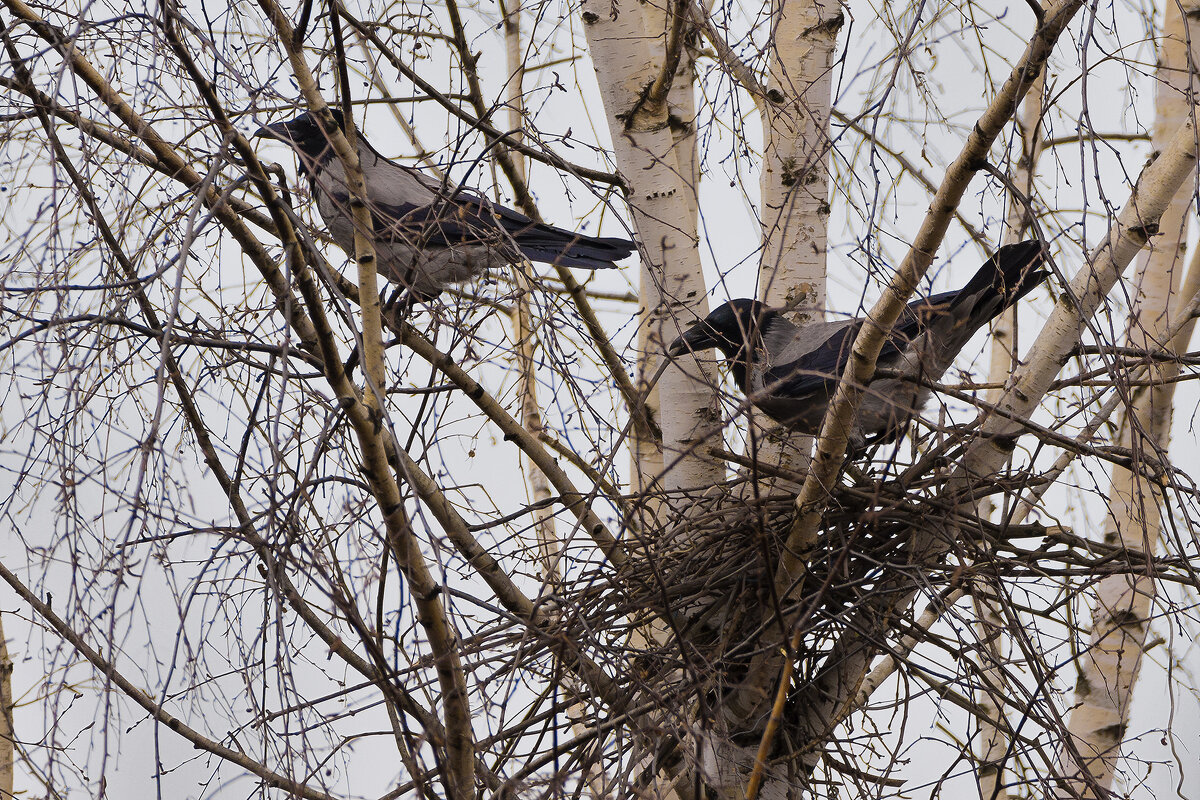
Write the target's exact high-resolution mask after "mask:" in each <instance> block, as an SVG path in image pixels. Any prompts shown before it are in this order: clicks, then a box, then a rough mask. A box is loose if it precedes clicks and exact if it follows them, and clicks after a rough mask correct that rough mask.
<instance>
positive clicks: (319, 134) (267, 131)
mask: <svg viewBox="0 0 1200 800" xmlns="http://www.w3.org/2000/svg"><path fill="white" fill-rule="evenodd" d="M329 113H331V114H333V119H334V122H336V123H337V126H338V127H339V128H342V127H344V124H345V123H344V121H343V117H342V111H341V109H338V108H330V109H329ZM254 135H255V136H262V137H265V138H268V139H278V140H279V141H281V142H285V143H286V144H288V145H289V146H291V148H292V149H293V150H295V151H296V152H298V153H301V154H302V155H304V156H307V158H308V160H309V161H311V162H320V161H321V160H322V158H323V157H324V156H325V155H326V154H327V153H329V152H331V150H330V147H329V138H328V137H327V136H326V135H325V131H324V130H322V128H321V124H320V122H318V121H317V117H316V115H314V114H313V113H312V112H311V111H306V112H305V113H303V114H301V115H300V116H298V117H296V118H295V119H294V120H291V121H290V122H276V123H275V124H273V125H264V126H263V127H261V128H259V129H258V133H256V134H254ZM303 162H304V159H301V166H304V163H303Z"/></svg>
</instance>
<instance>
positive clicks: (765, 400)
mask: <svg viewBox="0 0 1200 800" xmlns="http://www.w3.org/2000/svg"><path fill="white" fill-rule="evenodd" d="M1045 256H1046V248H1045V245H1044V244H1043V243H1042V242H1040V241H1027V242H1020V243H1018V244H1010V245H1005V246H1004V247H1001V248H1000V249H999V250H998V251H996V255H994V256H993V257H992V258H990V259H989V260H988V261H987V262H986V263H985V264H984V265H983V266H982V267H980V269H979V271H978V272H976V273H975V277H973V278H971V280H970V281H968V282H967V285H966V286H964V287H963V288H961V289H959V290H958V291H954V292H943V293H941V294H935V295H933V296H932V297H928V298H925V299H921V300H914V301H913V302H911V303H909V304H908V306H907V307H906V308H905V309H904V311H903V312H901V314H900V318H899V319H898V320H897V321H896V324H895V326H894V327H893V328H892V330H891V332H890V333H889V334H888V338H887V340H886V341H885V343H884V345H883V350H882V351H881V352H880V354H879V360H878V362H877V367H878V368H879V369H880V370H887V371H889V372H891V373H892V374H893V375H896V373H899V376H896V377H886V376H881V377H879V378H878V379H876V380H874V381H872V382H871V385H870V387H869V388H868V390H867V393H866V396H865V397H864V398H863V402H862V405H861V406H860V407H859V410H858V416H857V418H856V420H855V429H854V430H853V431H852V432H851V435H850V441H851V447H852V449H855V450H858V449H861V448H862V447H864V446H866V445H867V444H873V443H877V442H889V441H894V440H895V439H896V438H898V437H899V436H900V434H901V432H902V431H903V429H904V425H905V423H906V422H907V421H908V419H909V418H910V417H912V416H913V415H914V414H916V413H917V412H918V411H919V410H920V409H921V406H923V405H924V404H925V401H926V400H928V399H929V395H930V390H929V389H928V388H926V387H925V386H924V385H923V384H925V383H928V382H930V381H936V380H938V379H939V378H941V376H942V374H943V373H944V372H945V371H946V370H947V369H949V367H950V365H951V364H952V363H953V362H954V358H955V356H957V355H958V352H959V350H961V349H962V348H963V347H964V346H965V345H966V343H967V341H968V340H969V339H970V338H971V336H972V335H973V334H974V333H975V331H977V330H979V328H981V327H982V326H983V325H984V324H986V323H987V322H988V321H989V320H991V319H992V318H994V317H996V316H999V315H1000V313H1001V312H1002V311H1004V310H1005V309H1006V308H1008V307H1009V306H1011V305H1013V304H1014V303H1016V302H1017V301H1018V300H1020V299H1021V298H1022V297H1024V296H1025V295H1027V294H1029V292H1031V291H1032V290H1033V289H1034V288H1035V287H1036V286H1038V284H1040V283H1041V282H1042V281H1043V280H1045V279H1046V276H1047V273H1046V272H1045V271H1044V270H1042V269H1039V268H1038V267H1039V266H1040V265H1041V264H1042V262H1043V260H1044V259H1045ZM865 321H866V318H865V317H855V318H854V319H847V320H839V321H836V322H813V323H810V324H807V325H804V326H800V327H797V326H796V325H793V324H792V323H791V322H789V321H788V320H787V319H786V318H785V317H784V316H783V314H782V313H780V312H779V311H777V310H775V309H771V308H768V307H766V306H765V305H763V304H762V303H760V302H758V301H757V300H747V299H739V300H731V301H729V302H728V303H725V304H724V305H722V306H721V307H719V308H717V309H716V310H715V311H713V312H712V313H711V314H709V315H708V316H707V317H705V318H704V319H703V320H701V321H699V322H697V323H696V324H695V325H693V326H692V327H691V328H690V329H688V331H687V332H686V333H684V334H683V335H682V336H680V337H679V338H678V339H676V340H675V341H674V342H673V343H672V344H671V346H670V347H669V348H668V349H667V354H668V355H669V356H671V357H679V356H681V355H683V354H684V353H687V352H688V351H692V352H696V351H702V350H708V349H710V348H713V347H715V348H717V349H718V350H720V351H721V352H722V353H723V354H724V355H725V358H726V360H727V361H728V363H729V368H730V371H731V372H732V373H733V379H734V381H736V382H737V385H738V388H740V389H741V390H742V392H744V393H745V394H746V396H747V397H748V398H749V400H750V402H751V403H753V404H754V405H755V406H756V407H757V408H759V409H760V410H762V411H763V412H764V413H765V414H766V415H767V416H769V417H771V418H772V419H774V420H775V421H776V422H780V423H782V424H783V425H785V426H787V427H788V428H791V429H792V430H794V431H797V432H799V433H804V434H809V435H816V434H817V433H819V429H820V425H821V421H822V420H823V419H824V418H825V409H826V407H827V406H828V405H829V401H830V398H832V397H833V393H834V390H835V389H836V388H837V384H838V380H839V379H840V377H841V374H842V371H843V369H844V368H845V366H846V361H847V359H848V358H849V357H850V348H851V346H852V345H853V344H854V339H855V337H856V336H858V332H859V330H860V329H861V328H862V326H863V323H864V322H865Z"/></svg>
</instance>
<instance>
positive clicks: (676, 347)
mask: <svg viewBox="0 0 1200 800" xmlns="http://www.w3.org/2000/svg"><path fill="white" fill-rule="evenodd" d="M716 346H717V339H716V336H714V331H713V329H712V328H711V327H710V326H709V325H708V323H707V322H705V321H704V320H700V321H699V322H697V323H696V324H695V325H693V326H692V327H691V328H689V329H688V331H687V333H685V334H683V336H680V337H679V338H678V339H676V340H675V341H674V342H672V343H671V346H670V347H668V348H667V355H668V356H670V357H671V358H678V357H679V356H681V355H683V354H684V353H688V352H691V353H701V352H704V351H705V350H711V349H713V348H714V347H716Z"/></svg>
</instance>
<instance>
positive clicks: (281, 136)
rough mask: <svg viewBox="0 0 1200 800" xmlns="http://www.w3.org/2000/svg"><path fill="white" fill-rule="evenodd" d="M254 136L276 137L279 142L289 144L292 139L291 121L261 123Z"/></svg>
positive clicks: (257, 137)
mask: <svg viewBox="0 0 1200 800" xmlns="http://www.w3.org/2000/svg"><path fill="white" fill-rule="evenodd" d="M254 138H255V139H278V140H279V141H281V142H287V143H289V144H290V143H291V142H292V141H293V137H292V123H290V122H276V123H274V124H272V125H263V126H262V127H261V128H259V129H258V130H257V131H256V132H255V134H254Z"/></svg>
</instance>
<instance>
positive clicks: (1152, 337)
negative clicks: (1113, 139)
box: [1058, 0, 1200, 798]
mask: <svg viewBox="0 0 1200 800" xmlns="http://www.w3.org/2000/svg"><path fill="white" fill-rule="evenodd" d="M1198 11H1200V4H1197V3H1196V2H1194V0H1192V2H1187V3H1184V4H1179V3H1174V2H1172V3H1167V5H1166V9H1165V19H1164V23H1163V38H1162V49H1161V51H1160V57H1159V82H1158V92H1157V97H1156V115H1155V123H1154V131H1153V138H1152V142H1153V144H1154V147H1155V149H1156V150H1157V149H1161V148H1162V147H1164V146H1165V145H1166V143H1167V141H1168V140H1169V138H1170V136H1171V135H1172V133H1173V132H1174V131H1176V130H1178V129H1179V128H1180V126H1182V125H1183V124H1185V123H1187V122H1188V121H1189V117H1190V115H1191V114H1194V113H1195V109H1196V106H1195V99H1196V94H1195V90H1196V75H1197V73H1196V64H1197V55H1200V53H1198V52H1197V51H1196V49H1195V48H1194V47H1192V48H1189V42H1195V37H1196V35H1197V34H1200V28H1197V27H1196V26H1194V25H1192V19H1194V17H1195V15H1196V14H1197V12H1198ZM1191 200H1192V196H1191V193H1184V192H1180V193H1178V194H1177V195H1176V196H1175V197H1174V199H1173V200H1172V201H1171V204H1170V205H1169V206H1168V208H1167V210H1166V212H1165V213H1164V214H1163V217H1162V221H1161V223H1160V226H1159V229H1160V231H1161V235H1160V236H1159V237H1157V238H1156V239H1155V240H1154V243H1153V246H1152V248H1151V249H1150V250H1149V251H1148V252H1147V253H1146V254H1145V257H1144V258H1143V259H1142V262H1141V267H1140V269H1139V271H1138V274H1137V278H1136V280H1135V281H1133V287H1132V288H1133V289H1134V291H1135V294H1134V302H1133V306H1132V308H1131V309H1130V318H1129V322H1128V327H1127V330H1126V346H1128V347H1130V348H1132V349H1134V350H1139V351H1146V352H1154V351H1156V350H1158V349H1159V348H1160V347H1161V346H1162V345H1163V344H1165V342H1164V341H1163V339H1164V337H1165V336H1166V331H1167V330H1168V328H1170V327H1171V325H1172V322H1173V321H1174V320H1173V317H1172V316H1171V315H1170V314H1169V313H1168V309H1169V308H1170V307H1171V306H1172V303H1173V302H1177V301H1178V297H1179V293H1178V286H1179V283H1180V276H1181V274H1182V272H1183V265H1184V251H1185V249H1186V246H1187V232H1188V222H1189V219H1190V215H1189V214H1188V210H1189V209H1190V207H1191ZM1185 296H1186V295H1185ZM1177 339H1180V340H1181V341H1177V342H1175V343H1173V344H1177V345H1178V346H1180V347H1186V343H1187V340H1186V339H1184V338H1183V336H1182V334H1181V335H1180V336H1179V337H1177ZM1148 369H1149V371H1148V374H1147V378H1148V380H1149V382H1150V385H1149V386H1143V387H1140V388H1137V389H1133V390H1132V392H1133V401H1132V403H1131V404H1130V405H1129V406H1128V407H1127V408H1126V411H1125V415H1124V417H1123V419H1122V420H1121V422H1120V423H1119V425H1118V439H1117V445H1118V446H1119V447H1121V448H1124V449H1127V451H1128V452H1130V453H1132V454H1133V457H1134V459H1135V460H1136V461H1139V462H1140V461H1141V458H1142V456H1143V455H1146V456H1149V457H1150V458H1151V459H1152V460H1154V461H1162V460H1164V459H1165V457H1166V451H1167V447H1168V445H1169V442H1170V430H1171V419H1172V414H1171V411H1172V398H1173V396H1174V393H1175V392H1174V390H1175V386H1176V383H1175V382H1174V378H1175V377H1176V376H1177V375H1178V373H1179V363H1178V362H1177V361H1174V362H1168V361H1159V360H1153V361H1151V362H1150V364H1149V365H1148ZM1107 496H1108V502H1109V510H1108V516H1107V518H1106V523H1105V527H1104V531H1103V537H1102V541H1103V542H1104V543H1105V544H1109V545H1117V546H1122V547H1125V548H1128V549H1130V550H1136V551H1140V552H1144V553H1152V552H1154V550H1155V549H1156V544H1157V541H1158V533H1159V527H1160V519H1161V518H1160V515H1161V511H1160V503H1161V502H1162V501H1163V497H1162V487H1161V486H1160V485H1157V484H1156V483H1154V482H1153V481H1148V480H1146V478H1145V477H1144V475H1143V473H1142V472H1141V471H1140V470H1139V471H1137V472H1134V471H1130V470H1126V469H1122V468H1120V467H1117V466H1114V467H1113V475H1112V482H1111V485H1110V488H1109V491H1108V494H1107ZM1155 586H1156V584H1155V581H1154V580H1153V579H1152V578H1151V577H1150V576H1149V575H1146V576H1139V575H1133V574H1129V575H1112V576H1107V577H1104V578H1102V579H1100V581H1099V583H1098V585H1097V586H1096V591H1095V599H1094V601H1093V602H1094V607H1093V609H1092V627H1091V631H1092V632H1091V640H1090V642H1089V646H1088V647H1087V649H1086V650H1085V651H1084V652H1083V654H1082V655H1081V657H1080V662H1079V678H1078V681H1077V682H1076V686H1075V703H1074V706H1073V707H1072V709H1071V714H1070V718H1069V720H1068V726H1067V727H1068V733H1069V736H1070V743H1071V748H1069V749H1065V750H1064V751H1062V752H1061V753H1060V761H1059V770H1058V772H1059V775H1058V777H1059V779H1060V783H1059V786H1058V793H1059V796H1060V797H1084V798H1089V797H1102V796H1104V795H1105V794H1106V793H1107V792H1108V791H1110V790H1111V789H1112V784H1113V778H1114V774H1115V767H1116V763H1117V759H1118V757H1119V756H1120V749H1121V744H1122V741H1123V739H1124V737H1125V730H1126V726H1127V725H1128V723H1129V713H1130V709H1131V707H1132V699H1133V687H1134V684H1135V683H1136V681H1137V677H1138V672H1139V667H1140V665H1141V654H1142V647H1143V646H1144V644H1145V641H1146V634H1147V630H1148V627H1149V621H1150V619H1149V618H1150V610H1151V605H1152V603H1153V601H1154V596H1155Z"/></svg>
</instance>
